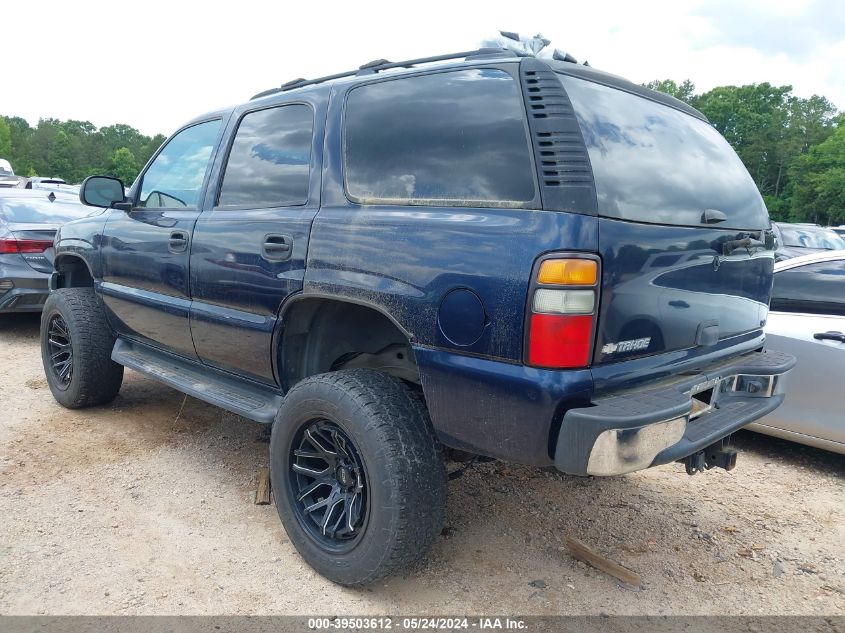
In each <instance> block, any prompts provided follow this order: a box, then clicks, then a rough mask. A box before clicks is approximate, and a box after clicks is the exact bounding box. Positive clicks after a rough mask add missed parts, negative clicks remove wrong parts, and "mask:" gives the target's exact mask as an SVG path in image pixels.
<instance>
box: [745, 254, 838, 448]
mask: <svg viewBox="0 0 845 633" xmlns="http://www.w3.org/2000/svg"><path fill="white" fill-rule="evenodd" d="M766 346H767V347H771V348H772V349H778V350H783V351H784V352H788V353H790V354H793V355H795V356H796V357H797V358H798V365H797V366H796V367H795V369H793V370H792V372H791V373H790V374H789V378H788V379H787V380H788V382H787V386H788V388H787V393H786V399H785V400H784V403H783V404H782V405H781V406H780V407H778V408H777V409H776V410H775V411H774V412H773V413H770V414H769V415H767V416H766V417H764V418H761V419H760V420H759V421H757V422H755V423H753V424H749V425H748V427H747V428H748V429H750V430H752V431H757V432H759V433H766V434H767V435H774V436H777V437H781V438H785V439H788V440H793V441H795V442H800V443H802V444H807V445H809V446H815V447H817V448H823V449H827V450H829V451H834V452H837V453H842V454H845V410H843V407H842V392H843V388H845V381H844V380H843V377H845V250H839V251H823V252H821V253H813V254H810V255H802V256H801V257H794V258H792V259H787V260H784V261H781V262H778V263H776V264H775V281H774V290H773V292H772V304H771V310H770V312H769V318H768V321H767V323H766Z"/></svg>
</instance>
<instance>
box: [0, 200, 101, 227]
mask: <svg viewBox="0 0 845 633" xmlns="http://www.w3.org/2000/svg"><path fill="white" fill-rule="evenodd" d="M91 211H92V210H91V208H90V207H86V206H83V205H81V204H79V203H76V202H61V201H59V200H56V202H48V201H47V200H46V199H45V200H44V202H42V201H41V200H26V199H22V198H15V199H10V200H0V219H3V220H6V221H7V222H14V223H21V224H64V223H65V222H69V221H71V220H75V219H77V218H84V217H85V216H86V215H90V214H91Z"/></svg>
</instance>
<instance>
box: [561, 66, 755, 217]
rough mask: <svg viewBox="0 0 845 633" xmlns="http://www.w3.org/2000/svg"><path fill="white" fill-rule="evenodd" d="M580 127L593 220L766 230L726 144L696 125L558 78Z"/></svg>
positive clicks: (751, 188)
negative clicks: (717, 217) (719, 216)
mask: <svg viewBox="0 0 845 633" xmlns="http://www.w3.org/2000/svg"><path fill="white" fill-rule="evenodd" d="M560 77H561V81H562V82H563V85H564V88H565V89H566V92H567V93H568V95H569V98H570V100H571V101H572V104H573V107H574V108H575V114H576V116H577V118H578V122H579V124H580V125H581V131H582V133H583V136H584V141H585V143H586V144H587V151H588V153H589V155H590V162H591V164H592V168H593V175H594V177H595V182H596V194H597V196H598V204H599V214H600V215H603V216H607V217H612V218H619V219H622V220H631V221H635V222H650V223H655V224H673V225H684V226H702V224H703V223H702V214H703V213H704V211H705V210H707V209H714V210H717V211H721V212H722V213H724V214H725V215H726V216H727V219H726V220H724V221H722V222H719V223H718V224H714V225H712V226H715V227H718V228H725V229H749V230H760V229H764V228H768V226H769V218H768V212H767V211H766V207H765V205H764V203H763V199H762V198H761V197H760V194H759V192H758V191H757V186H756V185H755V184H754V181H753V180H752V179H751V176H750V175H749V174H748V171H747V170H746V169H745V166H744V165H743V164H742V161H741V160H740V159H739V157H738V156H737V155H736V152H734V151H733V149H732V148H731V147H730V145H729V144H728V142H727V141H726V140H725V139H724V138H722V136H721V134H719V133H718V132H717V131H716V130H715V129H714V128H713V126H711V125H710V124H708V123H705V122H704V121H702V120H700V119H696V118H695V117H693V116H691V115H689V114H686V113H684V112H681V111H680V110H675V109H674V108H672V107H669V106H665V105H662V104H660V103H657V102H655V101H651V100H649V99H646V98H644V97H640V96H637V95H634V94H631V93H628V92H624V91H622V90H618V89H616V88H610V87H608V86H603V85H600V84H597V83H595V82H592V81H587V80H584V79H578V78H575V77H570V76H568V75H560Z"/></svg>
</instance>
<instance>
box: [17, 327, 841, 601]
mask: <svg viewBox="0 0 845 633" xmlns="http://www.w3.org/2000/svg"><path fill="white" fill-rule="evenodd" d="M737 443H738V445H739V447H740V450H741V454H740V456H739V462H738V466H737V468H736V470H734V471H732V472H730V473H727V472H725V471H721V470H714V471H710V472H708V473H705V474H703V475H697V476H695V477H688V476H687V475H686V474H685V473H684V471H683V467H682V466H681V465H678V464H673V465H669V466H664V467H661V468H656V469H652V470H649V471H646V472H641V473H636V474H633V475H628V476H624V477H616V478H611V479H591V478H588V479H582V478H576V477H568V476H564V475H560V474H557V473H554V472H548V471H538V470H534V469H530V468H523V467H519V466H513V465H508V464H504V463H500V462H491V463H485V464H478V465H475V466H473V467H472V468H470V469H469V470H468V471H467V472H466V474H465V475H464V476H463V477H461V478H460V479H457V480H455V481H453V482H451V483H450V486H449V506H448V514H447V521H446V525H447V527H446V529H445V530H444V533H443V536H442V537H441V538H440V540H439V542H438V543H437V544H436V545H435V547H434V550H433V552H432V554H431V556H430V557H429V558H428V560H427V561H426V562H425V563H424V564H422V565H421V566H419V567H418V568H416V569H413V570H409V571H408V573H407V575H406V576H404V577H398V578H393V579H391V580H388V581H387V582H384V583H381V584H379V585H376V586H374V587H371V588H368V589H366V590H349V589H344V588H341V587H338V586H336V585H333V584H331V583H329V582H328V581H326V580H324V579H322V578H321V577H320V576H318V575H317V574H315V573H314V572H313V571H311V569H310V568H309V567H308V566H307V565H305V564H304V563H303V561H302V560H301V559H300V558H299V556H298V555H297V553H296V551H295V550H294V549H293V547H292V546H291V544H290V543H289V541H288V539H287V538H286V536H285V533H284V530H283V529H282V526H281V523H280V522H279V520H278V517H277V515H276V510H275V508H274V507H273V506H272V505H270V506H256V505H253V503H252V501H251V493H252V492H253V491H254V490H255V475H256V473H257V471H258V469H259V468H260V467H262V466H265V465H267V464H268V454H267V453H268V444H267V443H266V439H265V437H264V434H263V433H262V429H261V426H260V425H258V424H255V423H253V422H248V421H244V420H242V419H240V418H238V417H236V416H233V415H231V414H229V413H226V412H223V411H222V410H220V409H217V408H215V407H212V406H210V405H207V404H204V403H202V402H200V401H198V400H194V399H192V398H185V397H184V396H183V395H182V394H179V393H177V392H176V391H174V390H172V389H170V388H168V387H165V386H163V385H160V384H158V383H156V382H154V381H152V380H150V379H147V378H145V377H143V376H140V375H138V374H136V373H134V372H130V371H127V373H126V378H125V380H124V384H123V389H122V391H121V393H120V395H119V396H118V398H117V400H116V401H115V402H114V403H113V405H111V406H107V407H103V408H99V409H89V410H82V411H67V410H65V409H63V408H61V407H60V406H58V405H57V404H56V403H55V402H54V401H53V399H52V397H51V396H50V392H49V390H48V389H47V385H46V382H45V381H44V378H43V374H42V369H41V361H40V357H39V352H38V317H37V316H0V613H3V614H44V613H46V614H218V615H219V614H252V613H254V614H300V615H303V614H311V613H315V612H316V613H321V614H324V615H340V616H345V615H351V614H388V613H392V614H412V613H413V614H422V615H431V614H447V613H450V614H468V615H471V614H490V613H496V614H502V615H504V614H519V615H528V614H602V613H606V614H684V615H689V614H749V615H751V614H787V613H788V614H826V615H832V614H845V485H843V484H845V458H843V457H841V456H838V455H834V454H832V453H825V452H823V451H818V450H815V449H810V448H804V447H800V446H798V445H796V444H790V443H788V442H782V441H779V440H774V439H769V438H766V437H764V436H759V435H755V434H752V433H743V434H740V435H739V437H738V441H737ZM450 466H451V467H452V468H455V467H456V465H455V464H451V465H450ZM566 535H570V536H574V537H576V538H578V539H580V540H582V541H583V542H585V543H587V544H588V545H590V546H591V547H593V548H594V549H596V550H598V551H600V552H602V553H603V554H604V555H606V556H608V557H610V558H612V559H614V560H616V561H618V562H620V563H621V564H623V565H625V566H627V567H629V568H630V569H632V570H634V571H636V572H637V573H639V574H640V575H641V577H642V580H643V586H642V588H640V589H634V588H631V587H628V586H626V585H624V584H622V583H620V582H619V581H617V580H615V579H614V578H612V577H611V576H608V575H606V574H604V573H602V572H600V571H597V570H595V569H592V568H589V567H587V566H586V565H584V564H583V563H580V562H577V561H575V560H574V559H573V558H571V557H570V556H569V554H568V553H567V551H566V549H565V548H564V546H563V539H564V536H566Z"/></svg>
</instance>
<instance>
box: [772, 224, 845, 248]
mask: <svg viewBox="0 0 845 633" xmlns="http://www.w3.org/2000/svg"><path fill="white" fill-rule="evenodd" d="M778 228H779V229H780V235H781V239H782V240H783V245H784V246H792V247H796V248H820V249H825V250H829V251H832V250H839V249H842V248H845V240H843V239H842V238H841V237H840V236H838V235H837V234H836V233H835V232H834V231H831V230H829V229H823V228H811V227H798V226H785V225H783V224H779V225H778Z"/></svg>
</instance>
